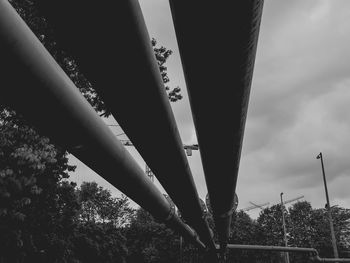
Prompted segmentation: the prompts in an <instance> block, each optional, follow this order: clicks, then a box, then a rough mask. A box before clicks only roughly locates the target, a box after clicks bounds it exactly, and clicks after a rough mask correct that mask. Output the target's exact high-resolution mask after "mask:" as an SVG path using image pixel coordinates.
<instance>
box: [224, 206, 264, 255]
mask: <svg viewBox="0 0 350 263" xmlns="http://www.w3.org/2000/svg"><path fill="white" fill-rule="evenodd" d="M257 227H258V226H257V223H256V222H255V221H254V220H253V219H251V218H250V216H249V215H248V214H247V213H245V212H244V211H235V212H234V213H233V215H232V221H231V228H230V229H231V231H230V237H229V243H231V244H245V245H256V241H255V240H256V233H257ZM259 255H260V254H259V253H256V252H251V251H245V250H234V251H232V250H231V251H229V252H228V255H227V259H228V260H229V261H232V262H254V261H256V259H257V258H258V256H259Z"/></svg>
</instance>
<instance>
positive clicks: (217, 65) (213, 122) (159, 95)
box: [0, 0, 263, 262]
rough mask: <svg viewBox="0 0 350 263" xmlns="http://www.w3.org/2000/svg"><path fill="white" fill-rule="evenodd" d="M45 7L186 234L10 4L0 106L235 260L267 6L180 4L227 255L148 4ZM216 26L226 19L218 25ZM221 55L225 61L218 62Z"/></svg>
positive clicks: (1, 13) (0, 36)
mask: <svg viewBox="0 0 350 263" xmlns="http://www.w3.org/2000/svg"><path fill="white" fill-rule="evenodd" d="M36 4H37V6H38V8H39V10H40V12H41V13H42V14H43V15H44V16H45V17H46V18H47V19H48V21H49V24H50V26H52V28H53V30H54V32H55V34H56V36H57V41H58V42H59V43H60V45H62V46H63V48H64V49H65V50H66V51H68V52H69V53H70V54H72V55H74V58H75V59H76V61H77V62H78V64H79V67H80V69H81V70H82V73H83V74H84V75H85V76H86V77H87V79H88V80H89V81H90V82H91V83H92V85H93V87H94V88H95V89H96V90H97V92H98V93H99V94H100V95H101V97H102V98H103V100H104V102H105V103H106V105H107V108H108V109H109V110H110V111H111V113H112V114H113V116H114V117H115V119H116V120H117V121H118V124H120V126H121V127H122V129H123V130H124V131H125V133H126V134H127V136H128V138H129V139H130V140H131V141H132V143H133V145H134V146H135V147H136V149H137V150H138V152H139V153H140V154H141V156H142V157H143V159H144V160H145V162H146V163H147V165H148V166H149V167H150V169H151V170H152V171H153V173H154V174H155V176H156V177H157V179H158V180H159V182H160V183H161V184H162V186H163V188H164V189H165V190H166V192H167V193H168V194H169V195H170V197H171V199H172V200H173V201H174V203H175V205H176V206H177V207H178V209H179V210H180V211H181V214H182V216H183V217H184V219H185V220H186V224H185V223H184V222H183V221H181V220H180V219H179V218H178V217H177V215H176V214H175V213H174V211H173V210H172V209H171V206H170V204H169V202H168V201H167V199H166V198H165V197H164V196H163V195H162V194H161V193H160V191H159V190H158V189H157V188H156V187H155V186H154V185H153V184H152V182H151V181H150V180H149V179H148V178H147V176H146V175H145V173H144V171H143V170H142V169H141V168H140V167H139V166H138V164H137V163H136V161H135V160H134V159H133V158H132V156H131V155H130V154H129V153H128V151H127V150H126V149H125V148H124V145H123V144H122V143H121V142H120V141H119V140H118V139H117V138H116V137H115V135H114V134H113V133H112V132H111V130H110V129H109V128H108V127H107V126H106V124H105V123H104V122H103V121H102V120H101V118H100V116H99V115H98V114H97V113H96V112H95V110H94V109H93V108H92V107H91V106H90V105H89V103H88V102H87V101H86V100H85V98H84V97H83V96H82V95H81V94H80V92H79V90H78V89H77V88H76V87H75V85H74V84H73V82H72V81H71V80H70V79H69V77H68V76H67V75H66V74H65V73H64V71H63V70H62V69H61V68H60V67H59V65H58V64H57V63H56V61H55V60H54V58H53V57H52V56H51V55H50V54H49V52H48V51H47V50H46V49H45V48H44V46H43V45H42V44H41V43H40V41H39V40H38V39H37V38H36V36H35V35H34V34H33V32H32V31H31V30H30V28H29V27H28V26H27V25H26V23H25V22H24V21H23V20H22V19H21V18H20V16H19V15H18V14H17V13H16V11H15V10H14V9H13V8H12V6H11V5H10V3H9V2H8V1H7V0H0V57H1V60H0V72H1V76H2V79H1V81H2V84H1V97H0V102H1V103H2V104H6V105H8V106H10V107H12V108H13V109H15V110H16V111H18V112H19V113H21V114H23V116H24V117H25V118H27V119H28V121H30V122H31V123H32V124H34V125H35V126H36V127H37V129H38V130H39V131H40V132H42V133H43V134H45V135H47V136H49V137H50V138H51V139H52V140H53V141H55V142H56V143H57V144H58V145H61V146H63V147H65V148H66V149H68V150H69V152H70V153H72V154H73V155H74V156H76V157H77V158H78V159H80V160H81V161H82V162H83V163H85V164H86V165H87V166H89V167H90V168H91V169H92V170H94V171H95V172H96V173H98V174H99V175H100V176H102V177H103V178H104V179H106V180H107V181H108V182H110V183H111V184H112V185H113V186H115V187H116V188H118V189H119V190H120V191H122V192H123V193H124V194H126V195H127V196H129V197H130V198H131V199H132V200H134V201H135V202H136V203H138V204H139V205H140V206H141V207H143V208H144V209H146V210H147V211H148V212H150V213H151V214H152V215H153V216H154V217H155V218H156V219H158V220H160V221H162V222H164V223H165V224H166V225H167V226H168V227H170V228H172V229H173V230H175V231H176V232H178V233H179V234H180V235H182V236H183V237H184V238H186V239H187V240H189V241H190V242H192V243H193V244H195V245H196V246H197V247H199V248H201V249H205V250H206V251H207V252H208V253H207V255H208V262H218V260H219V258H218V253H217V252H218V251H220V252H224V251H225V249H226V248H227V240H228V235H229V226H230V221H231V216H232V210H233V209H232V208H233V206H234V203H233V200H234V194H235V189H236V182H237V176H238V168H239V162H240V155H241V148H242V140H243V134H244V126H245V121H246V115H247V109H248V101H249V93H250V87H251V81H252V75H253V68H254V61H255V54H256V49H257V41H258V35H259V28H260V22H261V16H262V8H263V0H237V1H226V2H221V3H220V4H213V2H212V1H201V2H200V3H198V1H178V0H177V1H175V0H170V6H171V11H172V16H173V21H174V26H175V31H176V36H177V40H178V44H179V48H180V55H181V59H182V64H183V69H184V74H185V79H186V84H187V89H188V93H189V97H190V104H191V109H192V113H193V119H194V123H195V128H196V132H197V138H198V144H199V148H200V154H201V157H202V161H203V169H204V173H205V179H206V183H207V188H208V193H209V197H210V202H211V208H212V210H213V215H214V220H215V227H216V229H217V231H218V235H219V249H217V246H216V244H214V241H213V237H212V232H211V230H210V229H209V226H208V223H207V222H206V219H205V217H204V215H203V211H202V207H201V204H200V200H199V197H198V193H197V190H196V187H195V184H194V181H193V177H192V174H191V170H190V167H189V164H188V161H187V158H186V155H185V153H184V150H183V144H182V142H181V139H180V135H179V132H178V128H177V125H176V123H175V118H174V115H173V113H172V110H171V107H170V104H169V102H168V98H167V95H166V93H165V91H164V86H163V82H162V78H161V75H160V72H159V69H158V65H157V62H156V60H155V56H154V53H153V49H152V47H151V43H150V37H149V35H148V32H147V28H146V25H145V22H144V18H143V15H142V12H141V9H140V6H139V3H138V1H137V0H123V1H109V2H105V3H104V4H103V5H102V4H97V3H96V1H90V0H88V1H87V0H75V1H70V0H60V1H57V0H51V1H48V0H36ZM82 7H83V8H82ZM82 10H83V12H82ZM212 14H215V19H210V17H211V16H212ZM218 14H220V15H218ZM77 18H79V19H77ZM218 45H219V46H220V47H221V48H223V49H224V51H225V54H224V55H221V54H218V53H217V52H215V51H214V49H215V47H217V46H218ZM126 50H132V52H125V51H126ZM194 51H195V52H194ZM202 54H206V59H205V61H203V59H202V57H201V56H202ZM227 62H229V63H227ZM223 65H224V66H223ZM226 65H229V66H226ZM131 68H132V69H133V70H130V69H131ZM135 73H136V74H137V77H135V76H134V74H135ZM213 89H215V92H212V90H213ZM135 91H137V92H135ZM136 93H137V94H136ZM125 98H131V99H128V100H125ZM149 102H152V103H149ZM211 104H213V105H215V107H209V105H211ZM43 109H44V110H43ZM47 116H50V117H49V118H48V117H47ZM146 126H147V127H150V128H148V129H144V127H146ZM68 127H69V128H68ZM214 129H215V130H220V132H221V135H222V137H223V138H225V141H226V146H225V147H221V146H220V145H219V144H217V143H216V142H215V141H214V140H212V138H211V135H212V134H213V132H214ZM154 141H157V142H158V143H157V144H153V142H154ZM164 145H166V146H167V158H162V159H161V160H160V158H159V155H158V154H157V153H158V152H161V151H162V149H161V148H162V147H163V146H164ZM217 152H221V155H220V156H221V157H220V160H218V159H217V158H216V153H217ZM169 167H172V168H171V169H169Z"/></svg>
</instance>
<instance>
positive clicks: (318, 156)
mask: <svg viewBox="0 0 350 263" xmlns="http://www.w3.org/2000/svg"><path fill="white" fill-rule="evenodd" d="M316 159H321V165H322V174H323V183H324V189H325V192H326V200H327V212H328V219H329V225H330V228H331V236H332V246H333V253H334V258H338V257H339V256H338V249H337V243H336V239H335V234H334V228H333V220H332V214H331V206H330V204H329V197H328V189H327V181H326V174H325V172H324V165H323V156H322V152H320V154H319V155H317V157H316Z"/></svg>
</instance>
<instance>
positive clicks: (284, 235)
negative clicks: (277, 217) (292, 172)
mask: <svg viewBox="0 0 350 263" xmlns="http://www.w3.org/2000/svg"><path fill="white" fill-rule="evenodd" d="M282 195H283V193H281V194H280V196H281V212H282V225H283V239H284V246H285V247H288V241H287V233H286V221H285V219H284V209H283V208H284V205H283V199H282ZM284 259H285V262H286V263H289V254H288V252H284Z"/></svg>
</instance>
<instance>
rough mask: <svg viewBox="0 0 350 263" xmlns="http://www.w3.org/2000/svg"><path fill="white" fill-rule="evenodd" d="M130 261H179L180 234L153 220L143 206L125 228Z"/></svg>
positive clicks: (156, 262) (157, 262)
mask: <svg viewBox="0 0 350 263" xmlns="http://www.w3.org/2000/svg"><path fill="white" fill-rule="evenodd" d="M125 237H126V238H127V247H128V249H129V255H128V262H140V263H142V262H145V263H146V262H147V263H148V262H155V263H161V262H164V263H165V262H177V261H178V254H179V253H178V251H179V247H180V246H179V236H178V235H176V234H175V233H174V232H173V231H172V230H170V229H169V228H168V227H166V226H165V225H164V224H161V223H158V222H156V221H154V220H153V218H152V216H151V215H150V214H149V213H148V212H147V211H145V210H143V209H142V208H140V209H138V210H137V211H136V215H135V217H134V219H133V220H132V221H131V224H130V226H129V227H127V228H126V230H125Z"/></svg>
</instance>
